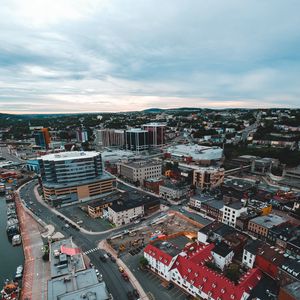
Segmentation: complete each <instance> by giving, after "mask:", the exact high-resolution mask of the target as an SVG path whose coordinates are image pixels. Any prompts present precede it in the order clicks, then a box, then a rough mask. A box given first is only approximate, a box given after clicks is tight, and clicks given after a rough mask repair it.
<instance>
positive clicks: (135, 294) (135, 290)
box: [133, 289, 140, 298]
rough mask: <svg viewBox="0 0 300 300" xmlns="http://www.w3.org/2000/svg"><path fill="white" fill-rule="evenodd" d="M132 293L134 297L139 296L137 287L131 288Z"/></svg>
mask: <svg viewBox="0 0 300 300" xmlns="http://www.w3.org/2000/svg"><path fill="white" fill-rule="evenodd" d="M133 295H134V296H135V297H136V298H139V297H140V294H139V292H138V290H137V289H134V290H133Z"/></svg>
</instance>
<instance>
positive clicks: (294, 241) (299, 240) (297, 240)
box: [288, 236, 300, 248]
mask: <svg viewBox="0 0 300 300" xmlns="http://www.w3.org/2000/svg"><path fill="white" fill-rule="evenodd" d="M288 244H291V245H293V246H295V247H298V248H300V237H299V236H295V237H293V238H291V239H290V240H289V241H288Z"/></svg>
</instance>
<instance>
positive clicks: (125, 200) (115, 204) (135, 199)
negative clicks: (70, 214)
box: [88, 191, 160, 212]
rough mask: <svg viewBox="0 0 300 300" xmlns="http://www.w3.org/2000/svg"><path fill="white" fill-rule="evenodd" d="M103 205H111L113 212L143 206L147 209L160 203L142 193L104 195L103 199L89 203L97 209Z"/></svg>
mask: <svg viewBox="0 0 300 300" xmlns="http://www.w3.org/2000/svg"><path fill="white" fill-rule="evenodd" d="M105 203H112V205H111V206H110V207H111V208H112V209H113V210H114V211H117V212H119V211H122V210H125V209H130V208H134V207H138V206H141V205H144V206H145V208H146V209H147V208H148V207H151V206H153V205H158V204H159V203H160V201H159V199H158V198H157V197H153V196H151V195H146V194H144V193H141V192H138V191H134V192H131V193H129V192H113V193H111V194H109V195H105V196H104V197H103V198H101V199H98V200H96V201H93V202H91V203H89V204H88V205H89V206H91V207H94V208H95V207H98V206H101V205H103V204H105Z"/></svg>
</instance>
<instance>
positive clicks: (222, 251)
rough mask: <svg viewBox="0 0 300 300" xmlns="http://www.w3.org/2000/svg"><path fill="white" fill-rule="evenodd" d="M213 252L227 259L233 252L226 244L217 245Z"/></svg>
mask: <svg viewBox="0 0 300 300" xmlns="http://www.w3.org/2000/svg"><path fill="white" fill-rule="evenodd" d="M212 252H215V253H217V254H219V255H220V256H222V257H226V256H227V255H228V254H229V253H230V252H232V249H231V248H230V247H229V246H228V245H227V244H226V243H224V242H221V243H216V244H215V247H214V249H213V250H212Z"/></svg>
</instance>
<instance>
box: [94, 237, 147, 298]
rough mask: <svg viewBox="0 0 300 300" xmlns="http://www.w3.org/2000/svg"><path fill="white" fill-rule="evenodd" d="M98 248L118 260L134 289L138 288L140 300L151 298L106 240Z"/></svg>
mask: <svg viewBox="0 0 300 300" xmlns="http://www.w3.org/2000/svg"><path fill="white" fill-rule="evenodd" d="M98 248H100V249H103V250H105V251H106V252H109V253H110V254H111V255H112V256H113V257H114V258H115V259H116V260H117V264H118V266H121V267H122V268H123V269H124V270H125V272H126V274H127V275H128V277H129V280H130V282H131V284H132V285H133V287H134V288H136V289H137V290H138V292H139V294H140V298H139V299H143V300H149V297H148V296H147V294H146V293H145V291H144V290H143V288H142V286H141V285H140V283H139V282H138V280H137V279H136V278H135V276H134V275H133V273H132V272H131V271H130V269H129V268H128V267H127V266H126V265H125V264H124V262H123V261H122V260H121V259H120V258H118V257H117V255H116V252H115V251H114V250H113V249H112V248H111V246H110V245H109V244H108V243H107V242H106V240H102V241H101V242H100V243H99V244H98Z"/></svg>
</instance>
